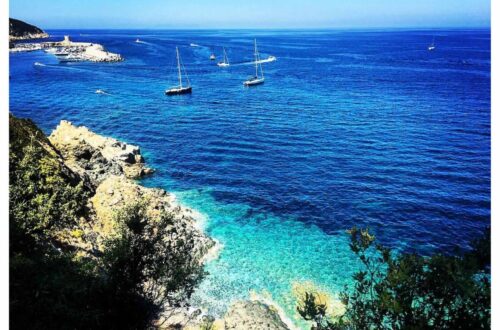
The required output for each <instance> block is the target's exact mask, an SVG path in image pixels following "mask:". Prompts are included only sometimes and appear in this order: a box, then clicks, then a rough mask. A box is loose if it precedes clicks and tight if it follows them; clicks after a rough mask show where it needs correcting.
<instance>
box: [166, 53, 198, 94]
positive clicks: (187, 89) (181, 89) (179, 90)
mask: <svg viewBox="0 0 500 330" xmlns="http://www.w3.org/2000/svg"><path fill="white" fill-rule="evenodd" d="M175 52H176V54H177V73H178V76H179V86H176V87H172V88H170V89H167V90H166V91H165V94H166V95H180V94H191V92H192V87H191V83H190V82H189V77H188V76H187V73H186V69H185V68H184V65H183V64H182V62H181V56H180V54H179V48H178V47H175ZM181 67H182V69H181ZM182 71H184V75H185V76H186V82H187V85H186V86H182Z"/></svg>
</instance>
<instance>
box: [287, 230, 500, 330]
mask: <svg viewBox="0 0 500 330" xmlns="http://www.w3.org/2000/svg"><path fill="white" fill-rule="evenodd" d="M348 233H349V234H350V237H351V242H350V248H351V250H352V252H353V253H354V254H356V256H357V257H358V259H359V261H360V262H361V264H362V265H363V266H362V269H361V270H359V271H358V272H356V273H355V274H354V276H353V278H354V285H353V287H352V288H345V290H344V292H342V294H341V300H342V303H343V304H344V306H345V313H344V314H343V315H342V316H340V317H337V318H329V317H328V316H327V313H326V310H327V305H326V304H325V303H324V302H322V301H321V300H320V299H318V297H317V296H316V295H315V294H314V293H306V295H305V296H304V298H303V300H302V301H301V302H300V304H299V306H297V311H298V313H299V314H300V315H301V316H302V318H304V319H305V320H307V321H311V322H312V323H313V326H312V329H318V330H319V329H324V330H327V329H328V330H334V329H489V328H490V318H491V310H490V294H491V292H490V287H491V285H490V236H489V235H490V234H489V230H487V231H486V233H485V234H484V237H482V238H481V239H477V240H474V241H473V242H472V250H471V251H467V252H465V253H459V252H458V251H457V253H456V254H455V255H442V254H435V255H432V256H430V257H424V256H420V255H417V254H405V253H402V254H396V253H394V252H393V251H391V250H390V249H388V248H386V247H384V246H382V245H380V244H376V242H375V236H374V235H373V234H371V233H370V232H369V231H368V230H367V229H359V228H356V227H354V228H352V229H351V230H349V231H348Z"/></svg>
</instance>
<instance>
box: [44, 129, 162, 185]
mask: <svg viewBox="0 0 500 330" xmlns="http://www.w3.org/2000/svg"><path fill="white" fill-rule="evenodd" d="M49 140H50V142H51V143H52V144H53V145H54V146H55V147H56V148H57V149H58V150H59V151H60V152H61V154H62V155H63V157H64V159H65V162H66V164H67V165H68V166H69V167H70V168H72V169H73V170H74V171H75V172H77V173H79V174H80V175H82V176H86V177H88V178H89V180H90V181H91V182H92V184H93V185H94V186H95V187H97V186H98V185H99V184H100V183H101V182H102V181H104V180H105V179H106V178H107V177H109V176H111V175H124V176H125V177H127V178H139V177H141V176H144V175H146V174H149V173H152V172H153V170H152V169H150V168H148V167H146V166H145V164H144V158H143V157H142V155H141V151H140V149H139V147H137V146H134V145H131V144H127V143H124V142H121V141H118V140H116V139H113V138H109V137H104V136H101V135H98V134H95V133H93V132H91V131H90V130H89V129H88V128H86V127H84V126H80V127H77V126H74V125H73V124H72V123H71V122H69V121H65V120H62V121H61V123H60V124H59V125H58V126H57V128H56V129H55V130H54V131H53V132H52V134H51V135H50V136H49Z"/></svg>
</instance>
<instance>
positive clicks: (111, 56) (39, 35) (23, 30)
mask: <svg viewBox="0 0 500 330" xmlns="http://www.w3.org/2000/svg"><path fill="white" fill-rule="evenodd" d="M47 38H49V34H48V33H46V32H45V31H43V30H42V29H40V28H38V27H36V26H34V25H31V24H28V23H25V22H23V21H20V20H16V19H10V21H9V52H10V53H18V52H31V51H38V50H43V51H45V52H46V53H49V54H53V55H54V56H56V57H57V58H58V59H59V61H60V62H82V61H87V62H120V61H123V58H122V56H121V55H120V54H116V53H112V52H109V51H107V50H106V49H105V48H104V46H102V45H100V44H96V43H93V42H74V41H72V40H71V39H70V37H69V36H64V39H63V40H61V41H45V42H38V40H39V39H47ZM27 40H36V41H37V42H26V41H27Z"/></svg>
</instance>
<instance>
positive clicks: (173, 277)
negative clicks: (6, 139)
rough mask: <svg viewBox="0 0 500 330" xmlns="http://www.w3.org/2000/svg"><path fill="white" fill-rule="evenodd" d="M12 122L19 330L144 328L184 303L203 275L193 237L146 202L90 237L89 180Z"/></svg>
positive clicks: (13, 297) (13, 263)
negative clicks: (110, 230) (109, 228)
mask: <svg viewBox="0 0 500 330" xmlns="http://www.w3.org/2000/svg"><path fill="white" fill-rule="evenodd" d="M9 122H10V145H9V165H10V185H9V188H10V196H9V202H10V213H9V217H10V324H11V327H12V328H13V329H47V328H50V329H141V328H142V329H145V328H149V327H151V326H154V325H155V322H158V320H159V319H160V318H161V316H160V314H161V313H162V312H164V310H165V308H166V307H170V308H176V307H181V306H184V305H185V303H186V301H187V298H189V296H190V295H191V293H192V292H193V290H194V287H195V286H196V285H197V284H198V283H199V281H200V280H201V279H202V278H203V275H204V273H203V270H202V264H201V263H200V262H199V258H198V256H197V255H196V254H194V253H193V250H194V244H195V243H196V242H197V241H196V240H194V239H193V237H192V235H193V234H194V231H191V232H190V231H184V232H181V231H179V230H178V228H177V226H176V224H177V222H178V220H177V218H176V217H175V215H174V214H173V213H171V212H166V211H162V212H159V216H152V215H151V214H150V213H148V212H147V206H148V205H147V203H148V201H147V200H143V201H138V202H134V203H130V204H128V205H126V206H124V207H122V208H118V210H117V212H115V213H114V217H113V220H114V222H115V228H116V230H115V232H114V234H113V235H107V236H106V235H103V233H101V232H99V231H96V230H89V228H88V223H89V222H93V221H98V220H99V219H98V218H96V217H95V216H93V213H94V211H93V209H92V205H91V203H89V201H90V198H91V197H92V196H93V195H94V194H95V191H96V189H95V187H94V186H93V185H92V183H91V181H89V180H88V178H86V177H85V176H83V175H80V174H77V173H76V172H75V171H73V170H71V169H70V168H69V167H68V166H67V165H66V164H65V162H64V159H63V158H62V156H61V153H60V152H59V151H58V150H57V149H56V148H55V147H54V146H53V144H52V143H51V142H50V141H49V139H47V137H45V135H44V134H43V132H41V131H40V130H39V129H38V128H37V127H36V126H35V125H34V124H33V123H32V122H31V121H30V120H24V119H17V118H15V117H13V116H12V115H11V116H10V118H9ZM101 161H103V160H102V159H101ZM174 222H175V224H174ZM190 233H191V234H190ZM97 236H100V237H101V239H100V241H102V244H96V242H97V241H99V240H97V239H96V237H97Z"/></svg>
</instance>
